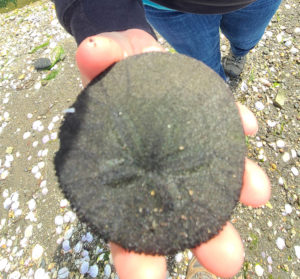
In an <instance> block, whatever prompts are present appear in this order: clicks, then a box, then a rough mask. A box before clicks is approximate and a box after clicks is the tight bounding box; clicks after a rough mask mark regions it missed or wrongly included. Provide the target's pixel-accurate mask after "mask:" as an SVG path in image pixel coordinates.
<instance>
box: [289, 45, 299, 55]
mask: <svg viewBox="0 0 300 279" xmlns="http://www.w3.org/2000/svg"><path fill="white" fill-rule="evenodd" d="M298 51H299V50H298V49H297V48H295V47H292V48H291V50H290V52H291V53H292V54H296V53H297V52H298Z"/></svg>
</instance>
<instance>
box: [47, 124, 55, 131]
mask: <svg viewBox="0 0 300 279" xmlns="http://www.w3.org/2000/svg"><path fill="white" fill-rule="evenodd" d="M53 128H54V123H53V122H50V124H49V125H48V130H49V131H52V130H53Z"/></svg>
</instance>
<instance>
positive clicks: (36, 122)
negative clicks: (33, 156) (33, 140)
mask: <svg viewBox="0 0 300 279" xmlns="http://www.w3.org/2000/svg"><path fill="white" fill-rule="evenodd" d="M41 126H42V121H41V120H36V121H34V122H33V123H32V129H33V130H36V131H37V130H38V128H39V127H41Z"/></svg>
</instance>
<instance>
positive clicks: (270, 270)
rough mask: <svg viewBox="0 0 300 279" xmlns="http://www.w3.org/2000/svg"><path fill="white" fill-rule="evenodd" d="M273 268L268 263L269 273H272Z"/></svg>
mask: <svg viewBox="0 0 300 279" xmlns="http://www.w3.org/2000/svg"><path fill="white" fill-rule="evenodd" d="M272 271H273V269H272V266H271V265H268V272H269V273H272Z"/></svg>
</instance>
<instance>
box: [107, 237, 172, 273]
mask: <svg viewBox="0 0 300 279" xmlns="http://www.w3.org/2000/svg"><path fill="white" fill-rule="evenodd" d="M110 250H111V253H112V257H113V261H114V265H115V267H116V270H117V273H118V275H119V278H120V279H154V278H155V279H165V278H166V274H167V264H166V259H165V257H163V256H150V255H145V254H136V253H134V252H128V251H126V250H124V249H123V248H122V247H120V246H119V245H117V244H115V243H110Z"/></svg>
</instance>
